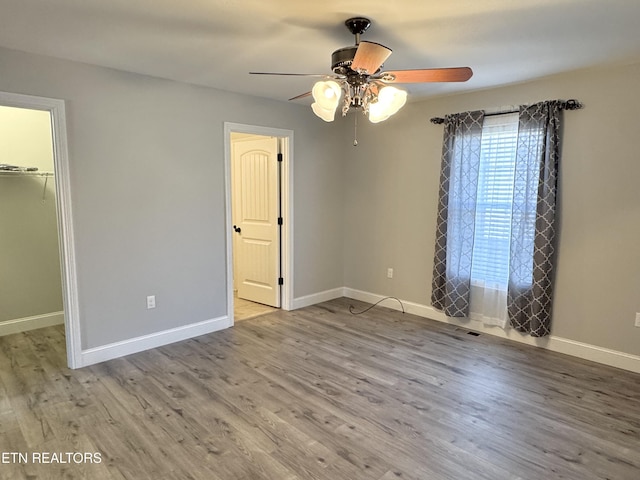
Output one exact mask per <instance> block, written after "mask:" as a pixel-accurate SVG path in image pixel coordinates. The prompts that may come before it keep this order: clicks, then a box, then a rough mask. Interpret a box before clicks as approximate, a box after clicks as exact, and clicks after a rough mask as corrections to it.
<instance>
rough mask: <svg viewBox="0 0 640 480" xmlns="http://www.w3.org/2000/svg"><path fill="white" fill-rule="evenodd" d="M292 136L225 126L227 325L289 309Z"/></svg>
mask: <svg viewBox="0 0 640 480" xmlns="http://www.w3.org/2000/svg"><path fill="white" fill-rule="evenodd" d="M292 136H293V132H291V131H285V130H279V129H271V128H267V127H255V126H249V125H239V124H225V150H226V167H227V168H226V177H227V185H226V186H227V189H226V190H227V191H226V200H227V219H228V222H227V223H228V225H227V241H228V247H227V261H228V263H227V272H228V281H227V286H228V289H229V290H228V299H229V300H228V301H229V308H228V314H229V318H230V319H233V320H232V321H231V323H233V322H235V321H237V320H242V319H246V318H253V317H255V316H257V315H261V314H264V313H268V312H270V311H273V310H274V309H277V308H283V309H285V310H288V309H289V308H290V304H291V295H292V288H291V287H292V285H291V284H292V280H293V278H292V270H291V261H290V252H291V241H290V240H291V234H292V224H291V219H292V215H291V214H290V213H291V212H290V205H291V195H290V194H291V189H290V180H291V161H290V159H291V145H292Z"/></svg>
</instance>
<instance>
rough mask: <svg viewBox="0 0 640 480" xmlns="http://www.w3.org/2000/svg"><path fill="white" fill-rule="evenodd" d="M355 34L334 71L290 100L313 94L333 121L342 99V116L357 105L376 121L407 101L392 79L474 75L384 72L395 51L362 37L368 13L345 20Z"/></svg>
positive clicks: (464, 71)
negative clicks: (353, 41)
mask: <svg viewBox="0 0 640 480" xmlns="http://www.w3.org/2000/svg"><path fill="white" fill-rule="evenodd" d="M344 23H345V25H346V27H347V28H348V29H349V31H350V32H351V33H352V34H353V35H355V45H353V46H350V47H344V48H340V49H338V50H336V51H335V52H333V54H332V55H331V69H332V70H333V73H334V75H318V74H309V75H308V76H315V77H318V76H321V77H323V80H320V81H318V82H316V84H315V85H314V86H313V89H312V91H311V92H308V93H304V94H302V95H298V96H296V97H293V98H291V99H290V100H296V99H298V98H304V97H306V96H308V95H309V94H311V95H312V96H313V99H314V103H313V104H312V105H311V109H312V110H313V113H315V114H316V115H317V116H318V117H320V118H321V119H322V120H324V121H325V122H332V121H333V120H334V119H335V113H336V110H337V109H338V107H339V106H340V104H341V103H342V116H345V115H347V113H348V112H349V111H350V110H351V109H352V108H353V109H360V110H361V111H362V113H363V114H364V115H368V116H369V121H370V122H372V123H379V122H383V121H384V120H386V119H387V118H389V117H390V116H391V115H393V114H395V113H397V112H398V111H399V110H400V109H401V108H402V107H403V106H404V104H405V103H406V101H407V92H406V91H404V90H401V89H399V88H396V87H392V86H390V85H388V84H390V83H424V82H465V81H467V80H468V79H469V78H471V76H472V75H473V72H472V71H471V69H470V68H469V67H459V68H434V69H418V70H397V71H388V72H381V71H380V70H381V69H382V64H383V63H384V62H385V61H386V60H387V58H389V56H390V55H391V53H392V51H391V49H390V48H388V47H385V46H384V45H381V44H379V43H375V42H367V41H362V42H361V41H360V35H362V34H363V33H364V32H365V31H366V30H367V29H368V28H369V27H370V26H371V21H370V20H369V19H367V18H364V17H354V18H349V19H348V20H346V21H345V22H344ZM250 73H252V74H256V75H302V76H305V75H306V74H291V73H265V72H250Z"/></svg>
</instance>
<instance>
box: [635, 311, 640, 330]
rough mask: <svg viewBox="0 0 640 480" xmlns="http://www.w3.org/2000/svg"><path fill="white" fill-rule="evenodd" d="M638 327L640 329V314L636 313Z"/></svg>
mask: <svg viewBox="0 0 640 480" xmlns="http://www.w3.org/2000/svg"><path fill="white" fill-rule="evenodd" d="M636 327H640V312H636Z"/></svg>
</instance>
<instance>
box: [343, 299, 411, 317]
mask: <svg viewBox="0 0 640 480" xmlns="http://www.w3.org/2000/svg"><path fill="white" fill-rule="evenodd" d="M389 298H393V299H394V300H397V301H398V303H399V304H400V307H401V308H402V313H404V305H403V304H402V302H401V301H400V299H399V298H396V297H384V298H383V299H382V300H379V301H377V302H376V303H374V304H373V305H370V306H369V307H367V308H365V309H364V310H362V311H361V312H354V311H353V309H354V308H355V307H354V306H353V305H349V313H350V314H351V315H360V314H362V313H364V312H368V311H369V310H371V309H372V308H373V307H375V306H376V305H378V304H379V303H380V302H384V301H385V300H387V299H389Z"/></svg>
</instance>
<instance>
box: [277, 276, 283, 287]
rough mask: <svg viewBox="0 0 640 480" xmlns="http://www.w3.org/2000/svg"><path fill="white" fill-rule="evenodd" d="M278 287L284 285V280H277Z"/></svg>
mask: <svg viewBox="0 0 640 480" xmlns="http://www.w3.org/2000/svg"><path fill="white" fill-rule="evenodd" d="M278 285H284V278H282V277H280V278H278Z"/></svg>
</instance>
